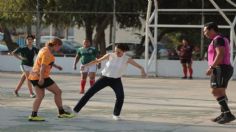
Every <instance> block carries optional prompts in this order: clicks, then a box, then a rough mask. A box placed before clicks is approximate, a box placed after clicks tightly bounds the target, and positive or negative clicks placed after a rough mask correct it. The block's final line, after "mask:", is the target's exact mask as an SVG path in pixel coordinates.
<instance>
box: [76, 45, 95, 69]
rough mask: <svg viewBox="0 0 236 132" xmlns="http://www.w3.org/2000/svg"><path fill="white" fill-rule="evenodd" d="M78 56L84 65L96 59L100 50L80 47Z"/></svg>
mask: <svg viewBox="0 0 236 132" xmlns="http://www.w3.org/2000/svg"><path fill="white" fill-rule="evenodd" d="M77 55H78V56H79V57H80V61H81V63H82V64H83V65H84V64H87V63H89V62H91V61H93V60H95V59H96V57H97V55H98V50H97V49H96V48H95V47H88V48H84V47H80V48H78V50H77Z"/></svg>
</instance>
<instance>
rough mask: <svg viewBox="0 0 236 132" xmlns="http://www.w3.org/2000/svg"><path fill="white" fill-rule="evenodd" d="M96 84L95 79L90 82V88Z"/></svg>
mask: <svg viewBox="0 0 236 132" xmlns="http://www.w3.org/2000/svg"><path fill="white" fill-rule="evenodd" d="M94 83H95V80H94V79H93V80H90V87H92V86H93V84H94Z"/></svg>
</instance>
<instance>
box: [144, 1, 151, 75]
mask: <svg viewBox="0 0 236 132" xmlns="http://www.w3.org/2000/svg"><path fill="white" fill-rule="evenodd" d="M151 8H152V0H148V8H147V16H146V27H145V71H146V72H147V74H148V70H149V69H148V58H149V54H148V47H149V34H148V33H149V19H150V13H151Z"/></svg>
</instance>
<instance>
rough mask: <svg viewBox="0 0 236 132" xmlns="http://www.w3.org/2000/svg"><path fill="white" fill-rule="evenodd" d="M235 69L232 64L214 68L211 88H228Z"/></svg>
mask: <svg viewBox="0 0 236 132" xmlns="http://www.w3.org/2000/svg"><path fill="white" fill-rule="evenodd" d="M233 72H234V69H233V67H232V66H231V65H220V66H218V67H216V68H214V69H213V73H212V75H211V82H210V83H211V84H210V85H211V88H227V86H228V82H229V80H230V78H231V77H232V75H233Z"/></svg>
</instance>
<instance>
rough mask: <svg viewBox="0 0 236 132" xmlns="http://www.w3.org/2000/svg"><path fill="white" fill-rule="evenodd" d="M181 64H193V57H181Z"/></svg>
mask: <svg viewBox="0 0 236 132" xmlns="http://www.w3.org/2000/svg"><path fill="white" fill-rule="evenodd" d="M180 62H181V64H192V59H180Z"/></svg>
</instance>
